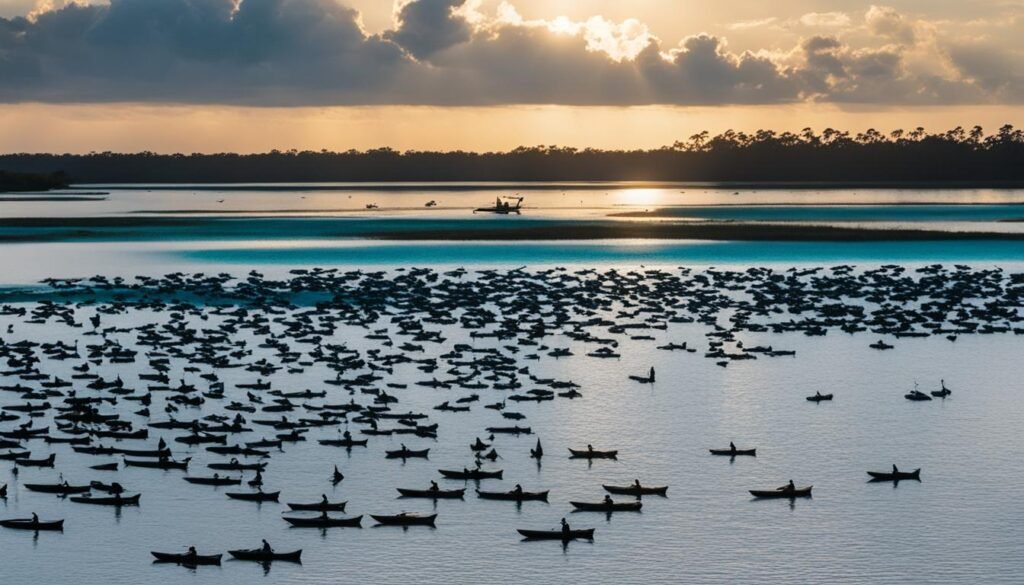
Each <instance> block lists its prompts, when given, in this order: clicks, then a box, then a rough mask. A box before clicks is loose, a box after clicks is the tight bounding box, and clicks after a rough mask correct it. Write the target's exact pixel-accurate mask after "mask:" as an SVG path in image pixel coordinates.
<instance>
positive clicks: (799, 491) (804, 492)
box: [750, 485, 814, 499]
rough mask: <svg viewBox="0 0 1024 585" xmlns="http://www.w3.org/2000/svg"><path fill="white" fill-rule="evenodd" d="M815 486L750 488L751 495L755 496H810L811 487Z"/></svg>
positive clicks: (788, 497)
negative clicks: (789, 488)
mask: <svg viewBox="0 0 1024 585" xmlns="http://www.w3.org/2000/svg"><path fill="white" fill-rule="evenodd" d="M812 487H814V486H810V485H809V486H807V487H802V488H796V489H795V490H785V489H781V488H780V489H774V490H750V495H752V496H754V497H755V498H787V499H792V498H809V497H811V488H812Z"/></svg>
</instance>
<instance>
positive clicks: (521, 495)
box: [476, 490, 548, 502]
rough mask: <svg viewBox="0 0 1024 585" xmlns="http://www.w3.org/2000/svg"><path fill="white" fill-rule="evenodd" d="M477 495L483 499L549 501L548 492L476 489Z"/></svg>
mask: <svg viewBox="0 0 1024 585" xmlns="http://www.w3.org/2000/svg"><path fill="white" fill-rule="evenodd" d="M476 495H477V497H479V498H480V499H481V500H506V501H512V502H526V501H531V500H534V501H543V502H546V501H548V492H547V491H543V492H516V491H511V492H482V491H480V490H476Z"/></svg>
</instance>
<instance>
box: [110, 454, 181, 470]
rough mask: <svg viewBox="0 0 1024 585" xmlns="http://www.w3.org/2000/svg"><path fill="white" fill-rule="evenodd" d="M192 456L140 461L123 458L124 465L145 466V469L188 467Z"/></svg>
mask: <svg viewBox="0 0 1024 585" xmlns="http://www.w3.org/2000/svg"><path fill="white" fill-rule="evenodd" d="M191 460H192V458H191V457H189V458H187V459H182V460H181V461H170V460H167V461H161V460H159V459H158V460H156V461H142V460H136V459H125V460H124V465H125V467H145V468H147V469H188V463H189V461H191Z"/></svg>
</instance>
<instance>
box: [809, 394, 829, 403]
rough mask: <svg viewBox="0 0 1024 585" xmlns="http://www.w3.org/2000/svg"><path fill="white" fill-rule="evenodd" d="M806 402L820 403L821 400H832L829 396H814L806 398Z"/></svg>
mask: <svg viewBox="0 0 1024 585" xmlns="http://www.w3.org/2000/svg"><path fill="white" fill-rule="evenodd" d="M807 400H809V401H811V402H821V401H823V400H832V395H831V394H815V395H814V396H808V397H807Z"/></svg>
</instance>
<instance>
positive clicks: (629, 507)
mask: <svg viewBox="0 0 1024 585" xmlns="http://www.w3.org/2000/svg"><path fill="white" fill-rule="evenodd" d="M569 503H570V504H572V506H573V507H574V508H576V509H577V510H579V511H581V512H639V511H640V508H641V507H643V504H641V503H640V502H612V503H610V504H608V503H605V502H596V503H594V502H569Z"/></svg>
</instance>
